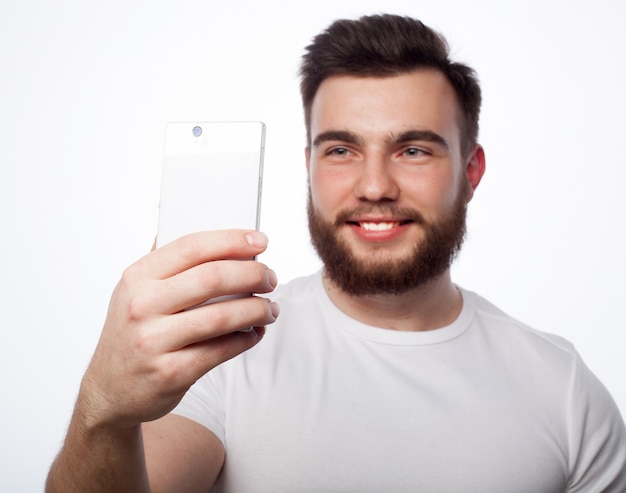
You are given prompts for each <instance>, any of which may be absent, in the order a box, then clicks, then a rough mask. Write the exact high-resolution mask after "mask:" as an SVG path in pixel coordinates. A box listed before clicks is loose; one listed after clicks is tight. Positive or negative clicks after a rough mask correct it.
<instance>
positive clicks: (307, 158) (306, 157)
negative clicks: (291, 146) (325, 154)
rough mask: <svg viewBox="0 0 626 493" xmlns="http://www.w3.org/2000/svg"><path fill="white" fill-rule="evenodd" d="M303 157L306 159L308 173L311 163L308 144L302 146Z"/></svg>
mask: <svg viewBox="0 0 626 493" xmlns="http://www.w3.org/2000/svg"><path fill="white" fill-rule="evenodd" d="M304 158H305V160H306V171H307V173H309V171H310V164H311V148H310V147H309V146H306V147H305V148H304Z"/></svg>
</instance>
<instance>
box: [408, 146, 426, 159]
mask: <svg viewBox="0 0 626 493" xmlns="http://www.w3.org/2000/svg"><path fill="white" fill-rule="evenodd" d="M403 154H404V155H405V156H408V157H419V156H423V155H427V154H428V153H427V152H426V151H425V150H423V149H420V148H419V147H409V148H407V149H405V150H404V152H403Z"/></svg>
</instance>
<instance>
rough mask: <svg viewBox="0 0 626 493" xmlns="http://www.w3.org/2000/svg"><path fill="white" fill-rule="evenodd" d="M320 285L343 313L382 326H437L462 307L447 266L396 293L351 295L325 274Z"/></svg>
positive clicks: (422, 328)
mask: <svg viewBox="0 0 626 493" xmlns="http://www.w3.org/2000/svg"><path fill="white" fill-rule="evenodd" d="M324 287H325V288H326V292H327V293H328V296H329V298H330V299H331V301H332V302H333V303H334V304H335V305H336V306H337V307H338V308H339V309H340V310H341V311H343V312H344V313H345V314H346V315H348V316H350V317H352V318H354V319H355V320H358V321H359V322H363V323H366V324H368V325H373V326H375V327H381V328H384V329H392V330H403V331H425V330H434V329H439V328H441V327H445V326H446V325H449V324H451V323H452V322H454V320H456V318H457V317H458V316H459V314H460V313H461V308H462V307H463V299H462V297H461V294H460V293H459V291H458V289H457V288H456V287H455V286H454V284H452V281H451V279H450V270H447V271H446V272H445V273H444V274H442V275H441V276H439V277H437V278H435V279H433V280H431V281H428V282H427V283H425V284H423V285H422V286H419V287H417V288H415V289H412V290H410V291H407V292H405V293H402V294H399V295H389V294H375V295H365V296H353V295H350V294H348V293H346V292H344V291H342V290H341V289H340V288H339V287H338V286H337V285H336V284H335V283H334V282H333V281H332V280H331V279H329V278H328V276H327V275H325V274H324Z"/></svg>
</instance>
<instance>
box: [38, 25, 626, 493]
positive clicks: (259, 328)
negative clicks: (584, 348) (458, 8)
mask: <svg viewBox="0 0 626 493" xmlns="http://www.w3.org/2000/svg"><path fill="white" fill-rule="evenodd" d="M301 75H302V83H301V91H302V97H303V103H304V111H305V121H306V128H307V141H308V142H307V149H306V166H307V170H308V176H309V199H308V213H309V225H310V232H311V238H312V242H313V245H314V246H315V248H316V249H317V251H318V253H319V255H320V257H321V259H322V260H323V263H324V268H323V269H322V270H321V271H320V272H318V273H315V274H313V275H311V276H309V277H306V278H301V279H296V280H293V281H291V282H289V283H288V284H286V285H284V286H281V287H279V288H278V289H277V291H276V292H275V293H274V294H273V295H272V301H269V300H268V299H264V298H263V297H260V296H254V297H249V298H245V299H235V300H229V301H223V302H218V303H214V304H210V305H206V306H202V307H200V308H196V309H194V310H184V309H185V308H187V307H191V306H195V305H196V304H197V303H199V302H201V301H203V300H204V299H206V297H207V293H211V294H212V295H213V296H219V295H225V294H232V293H249V292H254V293H261V294H263V293H269V292H270V291H272V290H273V289H274V288H275V286H276V277H275V275H274V273H273V272H272V271H271V270H270V269H268V268H267V267H266V266H264V265H262V264H260V263H259V262H256V261H252V260H241V259H246V258H251V257H253V256H254V255H257V254H259V253H261V252H262V251H263V250H264V249H265V247H266V245H267V238H266V237H265V236H264V235H262V234H261V233H258V232H251V231H221V232H201V233H197V234H193V235H189V236H187V237H184V238H182V239H180V240H177V241H175V242H173V243H171V244H169V245H165V246H163V247H162V248H159V249H157V250H155V251H153V252H151V253H150V254H149V255H147V256H146V257H144V258H143V259H141V260H140V261H139V262H137V263H136V264H134V265H133V266H131V267H129V269H127V271H126V272H125V273H124V275H123V277H122V280H121V281H120V283H119V285H118V286H117V288H116V290H115V292H114V294H113V298H112V301H111V307H110V310H109V314H108V317H107V321H106V323H105V327H104V329H103V332H102V337H101V340H100V342H99V344H98V347H97V349H96V352H95V354H94V357H93V360H92V362H91V364H90V366H89V368H88V370H87V372H86V374H85V377H84V379H83V383H82V385H81V391H80V395H79V398H78V401H77V405H76V409H75V412H74V416H73V419H72V422H71V424H70V428H69V431H68V436H67V439H66V442H65V445H64V447H63V449H62V451H61V453H60V454H59V456H58V458H57V460H56V462H55V464H54V465H53V467H52V469H51V472H50V475H49V479H48V491H90V492H96V491H107V492H111V491H115V492H120V491H132V492H141V491H198V492H206V491H209V490H211V491H221V492H237V493H246V492H334V491H337V492H345V491H359V492H370V491H371V492H381V491H388V492H394V493H397V492H416V491H418V492H419V491H421V492H429V493H434V492H441V493H452V492H459V491H464V492H470V491H473V492H481V493H490V492H492V493H502V492H507V493H515V492H519V493H528V492H533V493H541V492H545V493H549V492H550V493H552V492H565V491H567V492H600V491H602V492H615V493H617V492H622V493H623V492H624V491H626V430H625V428H624V423H623V420H622V418H621V416H620V414H619V411H618V410H617V407H616V405H615V403H614V402H613V400H612V399H611V397H610V395H609V394H608V392H607V391H606V389H605V388H604V387H603V386H602V384H601V383H600V382H599V381H598V380H597V379H596V378H595V377H594V376H593V374H592V373H591V372H590V371H589V370H588V369H587V368H586V367H585V366H584V364H583V363H582V361H581V359H580V357H579V356H578V354H577V353H576V351H575V350H574V348H573V347H572V345H571V344H570V343H568V342H567V341H564V340H563V339H561V338H559V337H556V336H554V335H549V334H547V333H543V332H538V331H536V330H533V329H531V328H529V327H527V326H526V325H524V324H522V323H520V322H518V321H516V320H514V319H512V318H510V317H508V316H507V315H505V314H504V313H503V312H501V311H500V310H499V309H497V308H496V307H494V306H493V305H492V304H490V303H489V302H488V301H486V300H485V299H483V298H481V297H480V296H479V295H477V294H475V293H473V292H471V291H468V290H466V289H463V288H461V287H459V286H457V285H455V284H454V283H453V282H452V280H451V276H450V265H451V263H452V261H453V259H454V256H455V254H456V253H457V252H458V250H459V248H460V247H461V243H462V241H463V237H464V233H465V213H466V207H467V204H468V203H469V201H470V200H471V198H472V196H473V194H474V192H475V190H476V188H477V186H478V184H479V183H480V180H481V178H482V176H483V173H484V171H485V155H484V152H483V149H482V147H481V146H480V145H479V144H478V142H477V136H478V116H479V110H480V101H481V95H480V88H479V85H478V82H477V78H476V76H475V74H474V72H473V71H472V70H471V69H470V68H468V67H467V66H465V65H462V64H459V63H456V62H453V61H451V60H450V59H449V56H448V48H447V45H446V43H445V41H444V39H443V38H442V37H441V36H440V35H439V34H437V33H435V32H434V31H432V30H431V29H430V28H428V27H426V26H424V25H423V24H422V23H421V22H419V21H417V20H414V19H410V18H405V17H399V16H390V15H380V16H370V17H363V18H361V19H358V20H342V21H337V22H335V23H333V24H332V25H331V26H330V27H329V28H328V29H327V30H326V31H324V32H323V33H321V34H320V35H319V36H317V37H316V38H315V39H314V41H313V43H312V44H311V45H310V46H309V47H308V48H307V51H306V54H305V56H304V60H303V64H302V69H301ZM237 259H240V260H237ZM279 305H280V310H281V314H280V317H278V307H279ZM268 324H273V325H272V326H271V327H270V328H269V329H268V330H267V333H265V328H264V327H265V325H268ZM250 326H253V327H254V330H252V331H249V332H238V331H237V329H241V328H243V327H250ZM261 339H263V342H262V343H261V344H258V345H257V343H259V342H260V341H261ZM253 346H254V348H253ZM248 349H249V351H247V350H248ZM244 351H245V352H244ZM240 353H243V354H240ZM236 355H238V356H237V357H236V358H233V357H234V356H236ZM231 358H232V359H231Z"/></svg>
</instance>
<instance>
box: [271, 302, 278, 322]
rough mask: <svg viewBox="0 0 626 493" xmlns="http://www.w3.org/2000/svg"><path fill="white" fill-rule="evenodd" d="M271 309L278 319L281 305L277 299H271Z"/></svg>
mask: <svg viewBox="0 0 626 493" xmlns="http://www.w3.org/2000/svg"><path fill="white" fill-rule="evenodd" d="M270 310H271V311H272V316H273V317H274V320H276V319H277V318H278V315H279V314H280V306H278V303H276V302H275V301H270Z"/></svg>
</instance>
